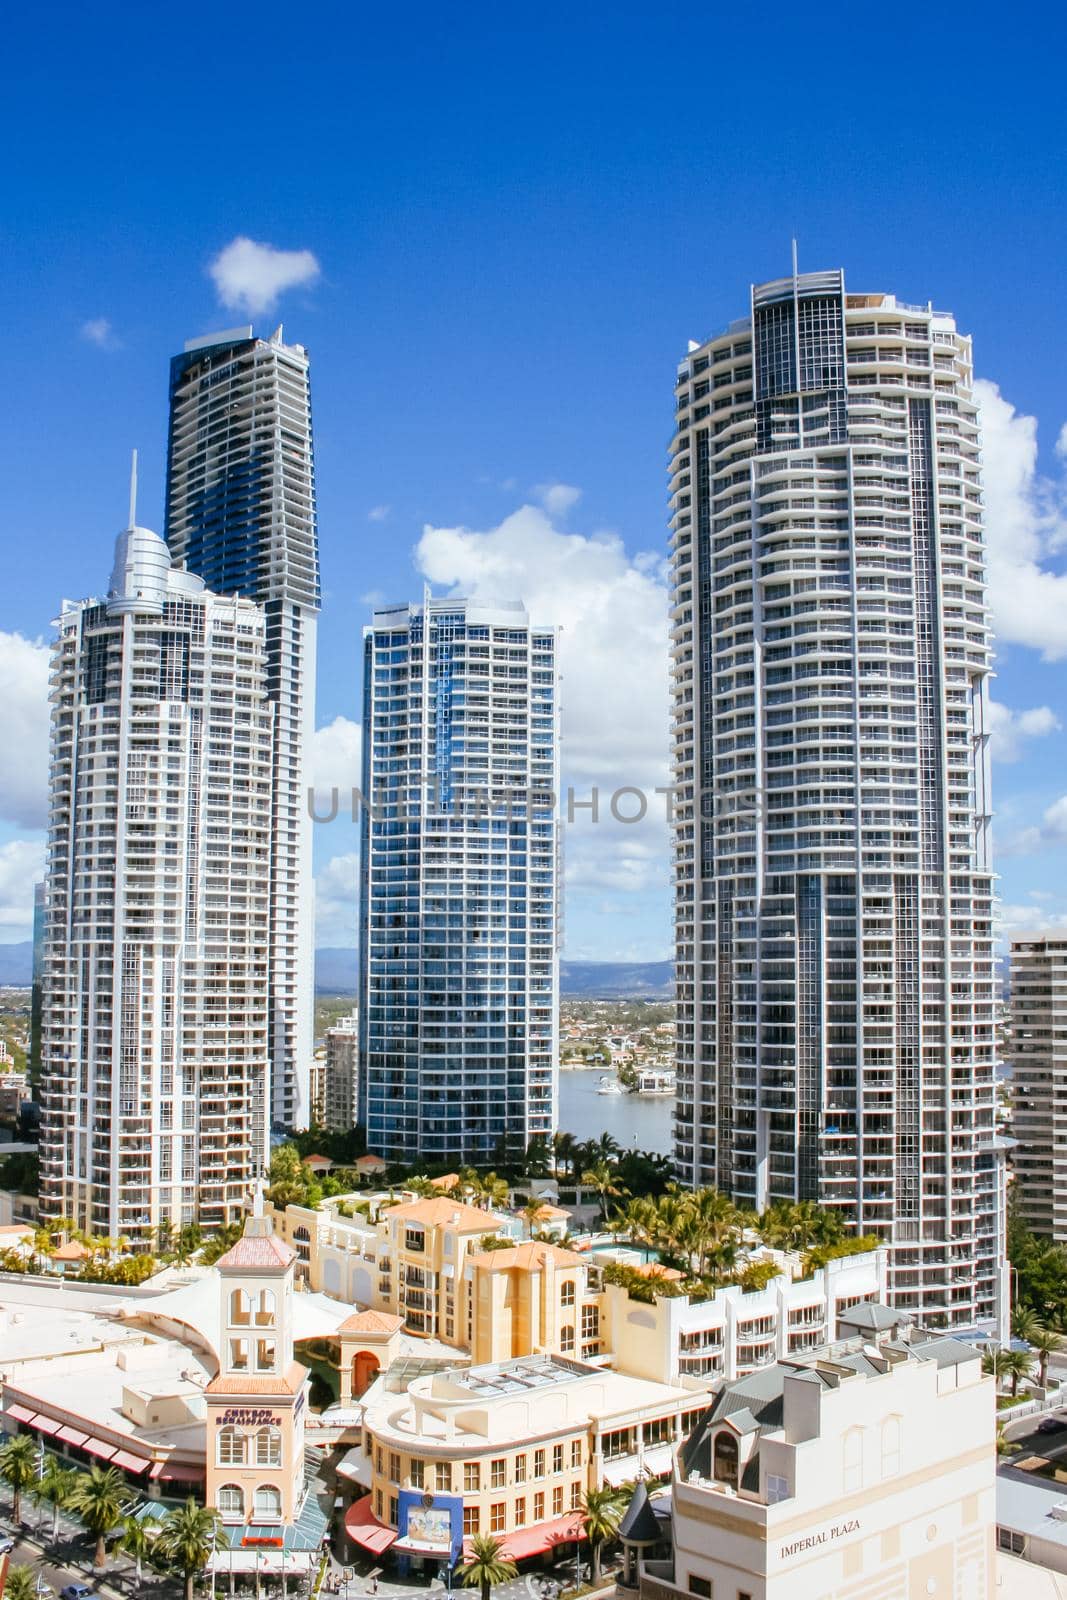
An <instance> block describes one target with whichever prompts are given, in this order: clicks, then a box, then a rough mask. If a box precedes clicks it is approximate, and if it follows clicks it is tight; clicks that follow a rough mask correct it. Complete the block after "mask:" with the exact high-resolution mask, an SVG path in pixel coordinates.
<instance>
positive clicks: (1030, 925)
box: [993, 903, 1067, 943]
mask: <svg viewBox="0 0 1067 1600" xmlns="http://www.w3.org/2000/svg"><path fill="white" fill-rule="evenodd" d="M993 920H994V926H995V928H996V931H997V934H998V935H999V937H1000V940H1001V942H1003V943H1006V942H1007V940H1008V939H1010V938H1012V937H1013V935H1015V934H1019V933H1037V932H1039V931H1040V930H1041V929H1043V928H1045V929H1052V928H1064V927H1067V912H1064V911H1046V910H1042V909H1041V908H1040V907H1038V906H1032V905H1011V904H1007V905H1006V904H1003V903H1002V904H1000V905H998V906H997V908H996V912H995V914H994V919H993Z"/></svg>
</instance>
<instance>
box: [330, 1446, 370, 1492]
mask: <svg viewBox="0 0 1067 1600" xmlns="http://www.w3.org/2000/svg"><path fill="white" fill-rule="evenodd" d="M334 1470H335V1472H336V1473H337V1476H338V1477H339V1478H348V1479H349V1481H350V1482H352V1483H361V1484H362V1485H363V1487H364V1488H365V1489H369V1488H370V1480H371V1464H370V1462H369V1460H368V1459H367V1457H366V1456H365V1455H364V1454H363V1451H362V1450H361V1449H360V1448H359V1446H358V1445H356V1446H355V1447H354V1448H353V1449H351V1450H349V1451H346V1453H345V1454H344V1455H343V1456H342V1457H341V1459H340V1461H339V1462H338V1463H337V1466H336V1467H335V1468H334Z"/></svg>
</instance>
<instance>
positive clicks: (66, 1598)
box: [59, 1583, 93, 1600]
mask: <svg viewBox="0 0 1067 1600" xmlns="http://www.w3.org/2000/svg"><path fill="white" fill-rule="evenodd" d="M92 1592H93V1591H92V1590H91V1589H90V1587H89V1585H88V1584H87V1583H68V1584H66V1585H65V1586H64V1587H63V1588H62V1589H60V1591H59V1600H89V1597H90V1596H91V1595H92Z"/></svg>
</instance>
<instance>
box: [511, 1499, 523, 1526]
mask: <svg viewBox="0 0 1067 1600" xmlns="http://www.w3.org/2000/svg"><path fill="white" fill-rule="evenodd" d="M514 1519H515V1526H516V1528H525V1526H526V1501H525V1499H524V1498H523V1497H522V1496H521V1495H520V1497H519V1499H518V1500H516V1502H515V1511H514Z"/></svg>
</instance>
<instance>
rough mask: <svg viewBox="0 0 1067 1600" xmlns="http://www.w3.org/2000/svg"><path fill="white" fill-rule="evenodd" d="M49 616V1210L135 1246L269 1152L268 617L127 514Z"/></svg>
mask: <svg viewBox="0 0 1067 1600" xmlns="http://www.w3.org/2000/svg"><path fill="white" fill-rule="evenodd" d="M57 629H58V633H57V637H56V640H55V644H54V646H53V651H52V670H51V695H50V698H51V703H52V749H51V773H50V818H49V842H48V878H47V896H46V902H45V903H46V911H45V930H44V949H43V973H42V987H43V1006H42V1013H43V1026H42V1042H41V1056H42V1062H41V1101H42V1119H41V1201H42V1209H43V1211H44V1214H45V1215H46V1216H59V1215H64V1216H72V1217H74V1218H75V1219H76V1220H77V1221H78V1222H79V1224H81V1225H82V1226H84V1227H86V1228H88V1229H91V1230H92V1231H93V1232H94V1233H96V1234H98V1235H107V1236H111V1237H118V1236H120V1235H123V1234H125V1235H128V1236H129V1237H130V1238H131V1239H134V1240H137V1241H140V1242H142V1243H144V1242H148V1241H150V1240H151V1239H153V1238H154V1237H155V1231H156V1230H157V1228H158V1226H159V1224H160V1223H161V1222H170V1223H173V1224H175V1225H180V1224H181V1223H183V1222H191V1221H193V1220H194V1219H195V1220H199V1221H200V1222H202V1223H204V1224H205V1225H207V1226H213V1225H217V1224H219V1223H221V1222H224V1221H227V1220H231V1219H233V1218H236V1217H237V1216H239V1215H240V1212H241V1207H242V1203H243V1201H244V1200H245V1199H246V1197H247V1194H248V1192H249V1186H250V1185H251V1183H252V1182H253V1180H254V1179H255V1178H256V1177H257V1176H258V1174H259V1173H260V1172H261V1171H262V1168H263V1165H264V1162H265V1160H266V1154H267V1145H268V1127H269V1117H268V1107H267V1103H266V1093H267V1085H268V1082H269V1076H270V1070H269V1069H270V1063H269V1056H268V1052H267V1020H268V1019H267V988H266V976H267V934H268V929H269V877H268V872H269V863H270V792H271V782H272V773H273V725H274V706H273V705H272V704H271V702H270V700H269V698H268V694H267V662H266V627H265V621H264V617H263V612H262V609H261V608H260V607H259V606H257V605H255V604H254V603H253V602H251V601H249V600H241V599H237V598H230V597H226V598H223V597H221V596H218V595H214V594H212V593H210V591H208V590H207V589H205V587H204V584H203V582H202V580H201V579H200V578H197V577H195V576H194V575H193V574H192V573H186V572H181V571H178V570H176V569H175V568H173V567H172V565H171V560H170V556H169V553H168V551H167V547H166V545H165V544H164V543H163V541H162V539H160V538H159V537H158V535H156V534H154V533H151V532H149V530H148V529H146V528H138V527H135V526H131V527H130V528H128V529H127V530H126V532H125V533H123V534H121V535H120V537H119V540H118V545H117V550H116V557H115V566H114V571H113V573H112V577H111V585H110V589H109V592H108V595H107V598H106V599H105V600H102V601H101V600H84V601H81V602H79V603H77V604H72V603H69V602H68V603H65V605H64V608H63V612H62V615H61V616H60V618H59V621H58V623H57Z"/></svg>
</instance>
